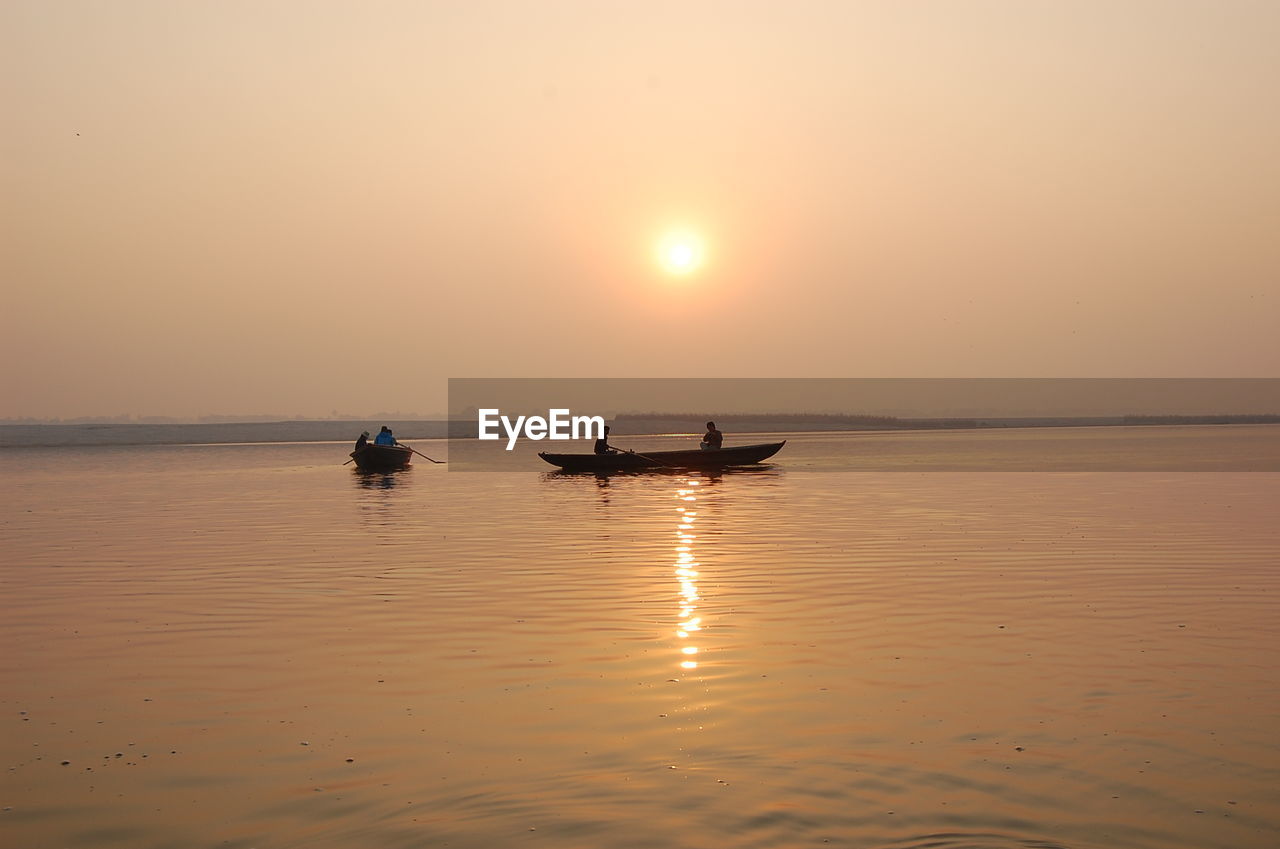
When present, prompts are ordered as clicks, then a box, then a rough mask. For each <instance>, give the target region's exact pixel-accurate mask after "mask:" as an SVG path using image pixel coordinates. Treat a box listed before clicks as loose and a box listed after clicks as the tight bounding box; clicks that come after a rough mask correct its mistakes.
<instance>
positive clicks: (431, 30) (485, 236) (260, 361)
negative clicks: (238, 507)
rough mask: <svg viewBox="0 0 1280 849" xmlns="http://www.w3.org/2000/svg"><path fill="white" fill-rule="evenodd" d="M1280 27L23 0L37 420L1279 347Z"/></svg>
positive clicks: (1198, 15)
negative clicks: (685, 236)
mask: <svg viewBox="0 0 1280 849" xmlns="http://www.w3.org/2000/svg"><path fill="white" fill-rule="evenodd" d="M1277 44H1280V3H1276V2H1274V1H1273V0H1260V2H1222V0H1215V2H1175V0H1152V2H1124V0H1116V2H1101V0H1099V2H1090V1H1089V0H1080V2H1034V0H1008V2H962V1H961V0H955V2H942V0H938V2H910V1H909V0H894V1H893V2H856V0H846V2H834V1H833V2H780V0H779V1H778V2H743V0H731V1H730V2H720V3H698V2H673V3H664V2H656V0H644V2H634V3H631V2H599V0H583V2H552V0H530V2H524V0H508V2H471V0H468V2H450V3H443V2H441V3H430V2H374V3H355V2H328V3H325V2H302V0H297V2H285V3H282V2H276V3H271V2H262V1H261V0H252V1H251V2H226V0H222V1H221V2H213V0H210V2H180V1H178V2H176V1H175V0H163V1H162V2H136V0H108V1H105V2H56V0H40V2H19V0H6V2H4V3H3V4H0V98H2V101H0V108H2V117H0V121H2V122H3V123H2V125H0V126H2V130H0V180H2V181H3V182H2V183H0V214H2V215H3V219H2V220H0V225H2V226H0V263H2V265H0V271H2V272H3V283H4V309H3V313H2V314H3V316H4V317H3V325H0V353H3V356H4V359H5V364H6V368H5V385H4V387H3V391H2V392H0V417H6V416H41V417H43V416H77V415H112V414H119V413H138V414H159V415H177V416H188V415H200V414H205V413H234V412H244V413H261V412H279V413H282V414H297V413H301V414H305V415H327V414H329V413H330V412H331V411H333V410H338V411H349V412H353V413H367V412H371V411H374V410H397V409H398V410H404V411H417V412H423V413H426V412H433V411H438V410H443V409H444V406H445V401H444V395H445V388H446V386H445V379H446V378H447V377H450V376H452V377H488V376H492V377H500V376H524V377H552V376H563V377H569V376H593V377H608V376H675V375H681V376H705V377H729V376H741V377H748V376H750V377H778V376H806V377H864V376H865V377H900V376H920V377H946V376H974V377H995V376H1009V377H1021V376H1037V377H1053V376H1099V377H1110V376H1141V377H1148V376H1179V377H1204V376H1237V377H1250V376H1252V377H1274V376H1280V341H1278V340H1280V333H1278V332H1277V328H1280V285H1278V284H1280V238H1277V235H1276V234H1277V233H1278V232H1280V154H1278V153H1277V151H1280V98H1278V97H1277V94H1276V83H1277V80H1280V49H1277ZM673 227H681V228H684V229H687V230H691V231H693V232H695V233H697V234H699V235H700V237H701V239H702V240H703V243H704V244H705V249H706V255H705V262H704V264H703V266H702V267H701V268H699V269H697V270H696V271H695V272H693V273H690V274H687V275H683V276H674V275H671V274H669V273H667V272H666V271H664V270H663V269H662V267H661V265H660V264H659V263H658V262H656V261H655V257H654V249H655V244H656V243H657V242H658V240H659V239H660V238H661V236H662V235H663V234H664V233H665V232H667V231H668V230H669V229H671V228H673Z"/></svg>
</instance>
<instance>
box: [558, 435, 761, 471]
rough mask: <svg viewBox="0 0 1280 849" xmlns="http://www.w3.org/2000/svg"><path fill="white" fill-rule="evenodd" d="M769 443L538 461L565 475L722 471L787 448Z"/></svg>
mask: <svg viewBox="0 0 1280 849" xmlns="http://www.w3.org/2000/svg"><path fill="white" fill-rule="evenodd" d="M786 444H787V443H786V440H783V441H782V442H767V443H764V444H761V445H735V446H733V447H732V448H712V449H707V450H700V449H696V450H692V451H645V452H644V453H642V454H637V453H635V452H631V451H623V452H619V453H617V454H548V453H546V452H541V453H539V454H538V456H539V457H541V458H542V459H544V460H546V461H547V462H548V463H550V464H551V465H553V466H559V467H560V468H562V469H564V470H565V471H566V472H628V471H639V470H642V469H723V468H726V467H728V466H750V465H754V464H755V463H759V462H761V461H763V460H767V459H768V458H770V457H772V456H773V455H774V454H777V453H778V451H780V450H781V449H782V446H784V445H786Z"/></svg>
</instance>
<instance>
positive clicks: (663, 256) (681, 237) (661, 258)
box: [658, 230, 705, 274]
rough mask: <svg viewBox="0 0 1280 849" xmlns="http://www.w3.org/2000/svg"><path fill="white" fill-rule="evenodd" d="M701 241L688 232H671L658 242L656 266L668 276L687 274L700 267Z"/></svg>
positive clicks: (703, 251)
mask: <svg viewBox="0 0 1280 849" xmlns="http://www.w3.org/2000/svg"><path fill="white" fill-rule="evenodd" d="M704 255H705V250H704V248H703V245H702V239H700V238H699V237H698V235H697V234H696V233H691V232H689V231H688V230H672V231H671V232H669V233H667V234H666V235H664V236H663V237H662V238H661V239H660V240H659V241H658V264H659V265H661V266H662V268H663V270H664V271H666V272H667V273H668V274H689V273H691V272H693V271H696V270H697V269H698V268H699V266H701V265H702V261H703V257H704Z"/></svg>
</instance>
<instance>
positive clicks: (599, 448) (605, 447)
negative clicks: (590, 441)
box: [596, 425, 618, 454]
mask: <svg viewBox="0 0 1280 849" xmlns="http://www.w3.org/2000/svg"><path fill="white" fill-rule="evenodd" d="M596 453H597V454H617V453H618V449H617V448H614V447H613V446H612V445H610V444H609V426H608V425H605V428H604V436H602V437H600V438H599V439H597V440H596Z"/></svg>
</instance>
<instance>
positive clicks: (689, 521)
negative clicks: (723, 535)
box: [675, 479, 702, 669]
mask: <svg viewBox="0 0 1280 849" xmlns="http://www.w3.org/2000/svg"><path fill="white" fill-rule="evenodd" d="M697 486H699V481H696V480H692V479H686V480H685V481H684V482H683V485H682V486H681V487H680V488H679V489H677V490H676V498H677V499H678V500H679V501H681V502H682V504H681V506H679V507H676V513H678V514H679V521H678V522H677V523H676V540H677V542H678V544H677V545H676V547H675V552H676V562H675V575H676V580H677V581H679V583H680V622H679V624H678V626H677V628H676V637H677V638H678V639H680V640H681V641H688V640H691V639H693V635H694V634H695V633H697V632H698V631H700V630H702V617H701V616H699V615H697V611H698V602H699V600H700V598H699V596H698V570H697V568H696V567H697V566H698V561H697V560H696V559H694V556H693V544H694V540H696V539H697V538H698V537H697V535H696V534H694V533H693V530H694V523H695V522H696V521H697V520H698V512H697V510H696V509H694V506H686V505H696V504H697V501H698V495H697V493H698V490H697V489H696V488H695V487H697ZM680 654H681V655H682V656H683V657H684V660H682V661H681V662H680V668H681V669H697V668H698V661H697V660H695V659H694V657H695V655H697V654H698V647H697V646H696V645H694V644H692V643H689V642H684V643H683V645H681V647H680Z"/></svg>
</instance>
